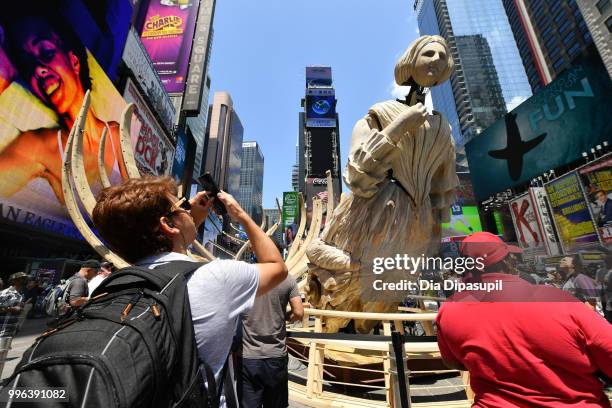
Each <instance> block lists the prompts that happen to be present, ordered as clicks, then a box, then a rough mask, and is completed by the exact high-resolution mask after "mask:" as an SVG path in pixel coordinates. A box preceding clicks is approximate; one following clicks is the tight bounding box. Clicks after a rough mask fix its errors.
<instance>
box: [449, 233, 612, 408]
mask: <svg viewBox="0 0 612 408" xmlns="http://www.w3.org/2000/svg"><path fill="white" fill-rule="evenodd" d="M520 251H521V250H520V249H519V248H517V247H514V246H511V245H507V244H506V243H504V242H503V241H502V240H501V239H500V238H499V237H497V236H495V235H493V234H490V233H488V232H477V233H474V234H472V235H470V236H468V237H467V238H466V239H465V240H464V241H463V242H462V244H461V248H460V252H461V254H462V256H463V257H470V258H474V259H477V258H479V259H478V260H479V261H480V263H479V262H476V264H477V265H479V264H480V265H484V267H483V269H482V270H477V269H474V270H472V271H471V273H470V277H469V278H468V279H466V280H468V281H469V282H470V283H484V284H487V283H490V284H493V283H498V285H497V286H495V287H496V288H499V287H500V286H501V289H500V290H491V291H486V290H469V291H463V292H459V293H457V294H455V295H454V296H453V297H452V298H451V299H449V301H447V302H445V303H444V304H443V305H442V307H441V308H440V311H439V312H438V317H437V326H438V345H439V347H440V353H441V355H442V358H443V360H444V362H445V363H446V364H447V365H448V366H449V367H451V368H455V369H460V370H468V371H469V373H470V384H471V387H472V389H473V391H474V394H475V396H474V404H473V407H487V408H489V407H500V408H502V407H503V408H508V407H564V406H574V407H610V401H609V400H608V398H607V397H606V396H605V394H604V392H603V384H604V383H603V380H604V379H605V378H606V377H607V378H608V379H609V378H612V325H610V324H609V323H608V322H607V321H606V320H605V319H603V318H602V317H601V316H600V315H598V314H597V313H596V312H594V311H593V310H592V309H591V308H589V307H588V306H587V305H585V304H583V303H582V302H580V301H579V300H578V299H576V298H574V297H573V296H571V295H570V294H568V293H567V292H564V291H562V290H560V289H557V288H554V287H550V286H538V285H533V284H530V283H528V282H527V281H524V280H523V279H521V278H519V277H518V276H517V274H516V270H515V268H514V264H515V261H514V259H513V258H514V256H513V255H512V253H517V252H520ZM481 286H482V285H481Z"/></svg>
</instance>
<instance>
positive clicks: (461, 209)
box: [442, 198, 482, 237]
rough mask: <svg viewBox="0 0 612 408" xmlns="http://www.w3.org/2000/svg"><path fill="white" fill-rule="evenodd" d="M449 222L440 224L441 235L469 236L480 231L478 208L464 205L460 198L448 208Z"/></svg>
mask: <svg viewBox="0 0 612 408" xmlns="http://www.w3.org/2000/svg"><path fill="white" fill-rule="evenodd" d="M449 211H450V222H446V223H442V235H443V236H446V237H451V236H461V235H469V234H471V233H472V232H477V231H482V226H481V225H480V215H478V207H476V206H475V205H464V204H463V202H462V200H461V198H458V199H457V201H455V203H454V204H453V205H452V206H451V208H450V210H449Z"/></svg>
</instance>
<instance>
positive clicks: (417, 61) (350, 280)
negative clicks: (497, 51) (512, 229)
mask: <svg viewBox="0 0 612 408" xmlns="http://www.w3.org/2000/svg"><path fill="white" fill-rule="evenodd" d="M452 68H453V60H452V57H451V55H450V50H449V48H448V46H447V44H446V42H445V41H444V39H443V38H442V37H439V36H423V37H420V38H418V39H417V40H416V41H415V42H414V43H412V44H411V45H410V47H409V48H408V49H407V50H406V52H405V53H404V55H402V57H401V58H400V60H399V61H398V62H397V65H396V67H395V81H396V82H397V84H399V85H410V87H411V90H410V93H409V94H408V96H407V97H406V100H405V101H399V100H389V101H385V102H381V103H377V104H375V105H374V106H372V107H371V108H370V110H369V111H368V114H367V115H366V116H365V117H364V118H363V119H361V120H359V121H358V122H357V124H356V125H355V127H354V129H353V136H352V145H351V151H350V154H349V159H348V163H347V166H346V169H345V172H344V181H345V183H346V184H347V185H348V187H349V188H350V190H351V194H350V195H349V196H348V198H347V199H346V200H343V201H342V202H341V203H340V205H339V206H338V207H337V208H336V209H335V211H334V213H333V216H332V218H331V219H330V220H329V221H328V222H327V225H326V226H325V229H324V231H323V232H322V233H321V236H320V238H319V239H316V240H314V241H313V242H312V243H311V244H310V245H309V247H308V249H307V256H308V259H309V261H310V265H309V275H308V284H307V290H308V297H309V301H310V303H311V304H312V305H313V306H314V307H316V308H318V309H329V310H346V311H363V312H389V311H395V310H397V309H396V307H397V305H398V303H399V301H400V300H401V298H402V297H403V296H405V295H406V292H403V293H402V292H401V291H397V292H394V293H391V292H389V291H386V292H377V291H375V290H374V289H373V281H374V279H382V280H383V281H386V282H399V281H401V280H402V279H412V280H415V279H416V278H417V277H418V273H419V271H416V273H410V272H408V271H406V270H402V269H392V270H387V271H385V272H384V273H383V274H381V275H375V274H374V273H373V262H374V261H373V260H374V258H378V257H385V258H387V257H389V258H395V257H396V255H398V254H399V255H401V256H403V255H404V254H406V255H407V256H409V257H414V258H417V257H421V256H423V255H424V256H427V255H428V254H432V253H433V252H434V251H435V250H436V249H437V246H438V244H439V242H440V227H439V226H440V223H441V222H443V221H448V216H449V207H450V205H451V203H452V199H453V197H452V196H453V191H454V189H455V187H456V186H457V185H458V179H457V175H456V174H455V148H454V144H453V139H452V137H451V128H450V126H449V124H448V122H447V120H446V119H445V118H444V117H443V116H442V115H441V114H440V113H438V112H435V111H434V112H433V113H432V114H428V113H427V111H426V109H425V107H424V106H423V102H424V97H423V92H422V89H423V87H432V86H435V85H438V84H440V83H442V82H444V81H446V80H447V79H448V77H449V75H450V73H451V70H452ZM381 295H382V296H384V298H382V297H381ZM393 295H395V297H394V296H393ZM348 322H349V319H341V318H336V319H328V320H327V321H326V327H325V330H326V331H328V332H335V331H337V330H338V329H339V328H341V327H344V326H346V324H348ZM374 323H375V322H371V321H357V322H356V329H357V330H358V331H360V332H368V331H369V330H370V329H371V326H372V325H373V324H374Z"/></svg>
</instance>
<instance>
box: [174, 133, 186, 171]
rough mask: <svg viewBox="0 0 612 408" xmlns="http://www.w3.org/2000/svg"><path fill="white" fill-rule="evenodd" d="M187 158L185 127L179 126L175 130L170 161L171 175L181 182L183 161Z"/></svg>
mask: <svg viewBox="0 0 612 408" xmlns="http://www.w3.org/2000/svg"><path fill="white" fill-rule="evenodd" d="M186 159H187V133H186V132H185V127H183V126H181V127H180V128H178V130H177V132H176V150H175V151H174V162H173V163H172V176H173V177H174V179H175V180H176V181H178V182H182V181H183V178H184V176H185V161H186Z"/></svg>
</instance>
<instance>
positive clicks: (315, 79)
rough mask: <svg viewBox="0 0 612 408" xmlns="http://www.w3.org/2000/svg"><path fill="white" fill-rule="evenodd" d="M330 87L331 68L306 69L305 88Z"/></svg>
mask: <svg viewBox="0 0 612 408" xmlns="http://www.w3.org/2000/svg"><path fill="white" fill-rule="evenodd" d="M321 86H323V87H326V86H332V70H331V67H314V66H313V67H306V88H316V87H321Z"/></svg>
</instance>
